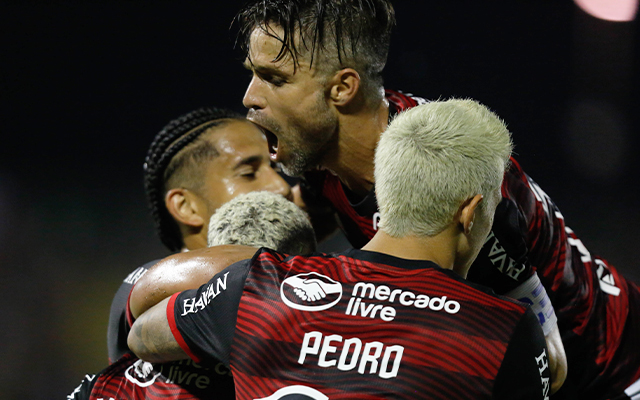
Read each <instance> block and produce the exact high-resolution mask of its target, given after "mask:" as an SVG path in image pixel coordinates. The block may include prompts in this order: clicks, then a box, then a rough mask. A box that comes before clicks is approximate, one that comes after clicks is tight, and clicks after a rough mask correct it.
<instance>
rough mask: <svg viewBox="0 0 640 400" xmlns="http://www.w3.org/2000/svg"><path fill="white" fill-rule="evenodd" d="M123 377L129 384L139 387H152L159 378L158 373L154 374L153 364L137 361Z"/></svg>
mask: <svg viewBox="0 0 640 400" xmlns="http://www.w3.org/2000/svg"><path fill="white" fill-rule="evenodd" d="M124 376H125V377H126V378H127V380H128V381H129V382H133V383H135V384H136V385H138V386H140V387H147V386H151V385H153V383H154V382H155V381H156V379H157V378H158V376H160V372H157V373H155V374H154V373H153V364H151V363H149V362H146V361H142V360H138V361H136V362H135V363H133V365H131V366H129V368H127V370H126V371H124Z"/></svg>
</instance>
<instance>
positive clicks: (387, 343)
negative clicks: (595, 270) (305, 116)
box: [129, 100, 550, 399]
mask: <svg viewBox="0 0 640 400" xmlns="http://www.w3.org/2000/svg"><path fill="white" fill-rule="evenodd" d="M511 148H512V145H511V137H510V134H509V132H508V130H507V129H506V127H505V125H504V124H503V123H502V121H501V120H500V119H499V118H497V117H496V116H495V115H493V114H492V113H491V112H490V111H489V110H488V109H486V108H485V107H484V106H482V105H480V104H478V103H476V102H474V101H471V100H450V101H446V102H434V103H429V104H425V105H422V106H420V107H416V108H414V109H412V110H410V111H408V112H406V113H404V114H402V115H400V116H399V117H398V118H397V119H396V120H394V122H393V123H392V124H391V125H390V127H389V129H388V130H387V131H386V132H385V133H384V134H383V136H382V138H381V140H380V144H379V147H378V150H377V153H376V170H375V177H376V181H377V182H378V185H377V188H376V190H377V192H378V201H379V204H380V213H381V222H380V224H381V230H380V231H378V232H377V234H376V235H375V236H374V238H373V239H372V240H371V241H370V242H369V243H368V244H367V245H366V246H365V247H364V248H363V249H362V250H357V249H353V250H348V251H346V252H344V253H342V254H334V255H326V254H315V255H308V256H287V255H286V254H282V253H279V252H276V251H273V250H269V249H264V248H263V249H260V250H258V252H256V253H255V255H253V256H252V257H251V258H248V259H246V260H244V261H240V262H237V263H234V264H232V265H230V266H229V267H228V268H224V269H222V266H220V265H217V266H216V267H217V268H219V269H221V271H220V272H219V273H218V274H216V275H214V276H213V278H211V280H210V281H209V282H208V283H207V284H205V285H203V286H201V287H200V288H199V289H197V290H188V291H184V292H180V293H176V294H174V295H173V296H171V297H170V298H168V299H165V300H163V301H162V302H160V303H158V304H157V305H156V306H154V307H152V308H151V309H149V310H148V311H146V312H145V313H143V314H142V315H141V316H140V317H139V318H138V319H137V320H136V322H135V323H134V325H133V327H132V330H131V332H130V334H129V346H130V347H131V349H132V350H133V351H134V352H135V353H136V354H137V355H138V356H140V357H141V358H142V359H146V360H150V361H158V362H162V361H169V360H177V359H182V358H185V357H187V355H188V356H189V357H191V358H192V359H193V360H195V361H196V362H198V363H202V364H203V365H207V363H209V362H214V363H215V362H216V361H212V360H222V361H224V362H225V363H226V364H229V365H230V367H231V370H232V373H233V378H234V382H235V384H236V397H237V398H238V399H267V398H268V399H284V398H304V399H307V398H313V399H356V398H357V399H408V398H412V399H454V398H455V399H459V398H465V399H490V398H492V399H544V398H545V396H546V395H547V394H548V390H549V380H550V372H549V367H548V361H547V349H546V344H545V340H544V335H543V333H542V329H541V327H540V325H539V323H538V321H537V318H536V317H535V315H534V314H533V312H532V311H531V309H530V308H529V307H527V306H526V305H524V304H523V303H519V302H516V301H514V300H511V299H509V298H507V297H502V296H498V295H496V294H494V293H493V292H492V291H490V290H488V289H486V288H485V287H484V286H480V285H475V284H472V283H469V282H467V281H466V280H464V279H463V278H462V277H464V276H465V275H466V273H467V271H468V269H469V266H470V265H471V262H472V261H473V259H474V258H475V256H476V255H477V254H478V252H479V251H480V248H481V247H482V244H483V243H484V242H485V240H486V238H487V235H488V233H489V231H490V229H491V224H492V219H493V214H494V210H495V208H496V206H497V204H498V203H499V202H500V198H501V196H500V185H501V182H502V178H503V175H504V172H505V169H506V168H507V166H508V164H509V156H510V154H511ZM214 250H216V249H215V248H212V249H207V252H202V251H196V252H190V253H183V254H179V255H176V256H172V257H169V258H168V259H165V260H164V261H162V262H161V263H160V264H158V265H156V266H155V267H154V269H156V268H159V269H162V268H173V267H174V266H175V265H176V263H185V264H186V265H195V264H199V265H204V264H206V263H207V259H209V260H210V262H211V263H212V264H215V263H216V256H215V253H211V252H212V251H214ZM172 266H173V267H172ZM131 302H132V309H133V308H134V304H133V303H134V302H135V300H134V299H133V298H132V300H131Z"/></svg>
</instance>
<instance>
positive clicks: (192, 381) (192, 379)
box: [159, 360, 231, 389]
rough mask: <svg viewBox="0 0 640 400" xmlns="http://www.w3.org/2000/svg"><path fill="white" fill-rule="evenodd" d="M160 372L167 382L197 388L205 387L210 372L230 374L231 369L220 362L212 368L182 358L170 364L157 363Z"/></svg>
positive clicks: (209, 378)
mask: <svg viewBox="0 0 640 400" xmlns="http://www.w3.org/2000/svg"><path fill="white" fill-rule="evenodd" d="M159 365H160V368H161V372H162V374H163V375H164V376H166V377H167V383H173V384H177V385H182V386H192V387H193V386H195V387H196V388H198V389H206V388H208V387H209V386H210V384H211V375H212V374H211V372H215V373H216V374H218V375H227V376H231V371H230V370H229V369H228V368H227V367H225V366H224V364H222V363H218V364H217V365H216V366H215V367H214V368H211V369H209V368H206V367H203V366H201V365H200V364H197V363H195V362H193V360H182V361H179V362H172V363H170V364H159Z"/></svg>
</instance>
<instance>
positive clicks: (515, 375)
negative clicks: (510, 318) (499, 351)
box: [493, 309, 551, 400]
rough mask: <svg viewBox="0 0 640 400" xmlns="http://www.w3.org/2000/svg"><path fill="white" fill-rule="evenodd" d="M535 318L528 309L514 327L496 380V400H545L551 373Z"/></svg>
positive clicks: (544, 344) (548, 391) (547, 396)
mask: <svg viewBox="0 0 640 400" xmlns="http://www.w3.org/2000/svg"><path fill="white" fill-rule="evenodd" d="M548 355H549V351H548V349H547V346H546V343H545V339H544V336H543V334H542V329H541V327H540V324H539V323H538V318H537V317H536V316H535V315H534V314H533V312H532V311H531V309H527V311H526V312H525V314H524V315H523V317H522V318H521V320H520V322H519V323H518V325H517V326H516V328H515V330H514V332H513V335H512V336H511V340H510V341H509V345H508V347H507V350H506V352H505V355H504V359H503V361H502V365H501V366H500V370H499V371H498V375H497V376H496V379H495V382H494V388H493V399H495V400H502V399H504V400H507V399H508V400H543V399H544V400H547V399H548V398H549V394H550V388H551V387H550V385H551V372H550V365H549V359H548Z"/></svg>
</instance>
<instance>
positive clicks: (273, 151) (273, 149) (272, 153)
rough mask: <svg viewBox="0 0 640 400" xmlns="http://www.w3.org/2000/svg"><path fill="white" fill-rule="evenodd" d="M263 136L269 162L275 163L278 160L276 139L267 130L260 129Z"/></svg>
mask: <svg viewBox="0 0 640 400" xmlns="http://www.w3.org/2000/svg"><path fill="white" fill-rule="evenodd" d="M262 131H263V132H264V135H265V136H266V137H267V143H268V144H269V157H270V158H271V161H273V162H277V158H278V137H277V136H276V135H275V134H274V133H273V132H271V131H270V130H268V129H265V128H262Z"/></svg>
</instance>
